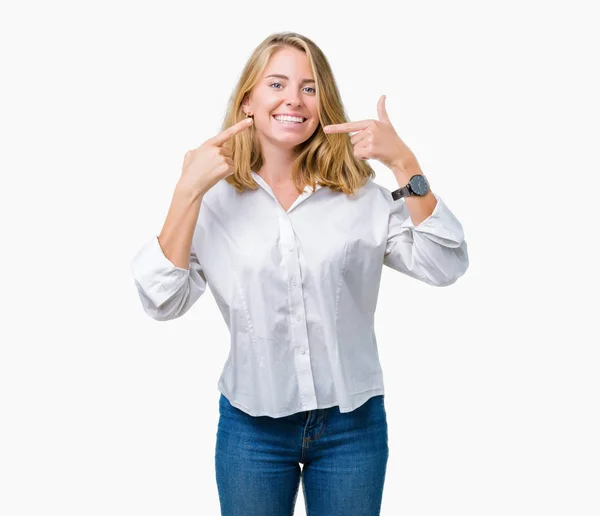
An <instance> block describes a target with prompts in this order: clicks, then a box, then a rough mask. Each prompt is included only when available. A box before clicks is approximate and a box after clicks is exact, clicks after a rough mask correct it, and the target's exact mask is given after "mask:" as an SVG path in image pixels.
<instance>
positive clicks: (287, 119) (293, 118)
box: [273, 116, 304, 124]
mask: <svg viewBox="0 0 600 516" xmlns="http://www.w3.org/2000/svg"><path fill="white" fill-rule="evenodd" d="M273 118H274V119H275V120H277V121H278V122H284V123H285V122H291V123H296V124H299V123H302V122H304V118H299V117H296V116H274V117H273Z"/></svg>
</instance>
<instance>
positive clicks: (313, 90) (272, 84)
mask: <svg viewBox="0 0 600 516" xmlns="http://www.w3.org/2000/svg"><path fill="white" fill-rule="evenodd" d="M276 84H277V85H279V86H281V83H280V82H272V83H271V84H269V86H275V85H276ZM307 88H308V89H309V90H312V93H316V91H317V90H315V89H314V88H311V87H310V86H307ZM275 89H276V90H278V89H279V88H275Z"/></svg>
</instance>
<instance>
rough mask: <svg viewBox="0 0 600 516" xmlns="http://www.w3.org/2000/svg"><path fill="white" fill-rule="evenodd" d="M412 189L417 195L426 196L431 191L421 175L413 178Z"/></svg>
mask: <svg viewBox="0 0 600 516" xmlns="http://www.w3.org/2000/svg"><path fill="white" fill-rule="evenodd" d="M410 187H411V188H412V190H413V192H415V195H425V194H426V193H427V192H428V191H429V185H428V184H427V179H425V176H423V175H421V174H417V175H415V176H413V177H412V178H411V180H410Z"/></svg>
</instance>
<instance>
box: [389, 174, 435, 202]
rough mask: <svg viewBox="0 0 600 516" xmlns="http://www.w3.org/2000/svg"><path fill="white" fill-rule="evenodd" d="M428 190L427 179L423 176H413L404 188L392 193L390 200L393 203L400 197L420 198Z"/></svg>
mask: <svg viewBox="0 0 600 516" xmlns="http://www.w3.org/2000/svg"><path fill="white" fill-rule="evenodd" d="M429 190H430V188H429V181H427V178H426V177H425V176H424V175H423V174H415V175H414V176H412V177H411V178H410V181H409V182H408V183H407V184H406V185H405V186H403V187H401V188H398V190H394V191H393V192H392V198H393V199H394V201H397V200H398V199H400V198H402V197H410V196H411V195H418V196H419V197H422V196H423V195H425V194H426V193H427V192H429Z"/></svg>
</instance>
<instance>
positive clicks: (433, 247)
mask: <svg viewBox="0 0 600 516" xmlns="http://www.w3.org/2000/svg"><path fill="white" fill-rule="evenodd" d="M433 195H434V197H435V198H436V201H437V203H436V205H435V208H434V210H433V212H432V213H431V215H430V216H429V217H427V218H426V219H425V220H423V221H422V222H421V223H420V224H419V225H417V226H415V224H414V223H413V221H412V219H411V217H410V213H409V211H408V207H407V206H406V202H405V201H404V200H400V201H394V200H393V199H392V200H391V201H390V202H391V207H390V215H389V222H388V237H387V244H386V250H385V255H384V264H385V265H387V266H388V267H391V268H392V269H395V270H397V271H400V272H403V273H404V274H407V275H408V276H411V277H413V278H415V279H418V280H420V281H424V282H425V283H428V284H430V285H434V286H447V285H451V284H452V283H454V282H455V281H456V280H457V279H458V278H460V277H461V276H462V275H463V274H464V273H465V272H466V271H467V269H468V267H469V257H468V252H467V243H466V241H465V236H464V231H463V227H462V225H461V223H460V222H459V220H458V219H457V218H456V216H455V215H454V214H453V213H452V212H451V211H450V209H449V208H448V206H447V205H446V204H445V203H444V201H443V200H442V198H441V197H440V196H439V195H437V194H435V193H433Z"/></svg>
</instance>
